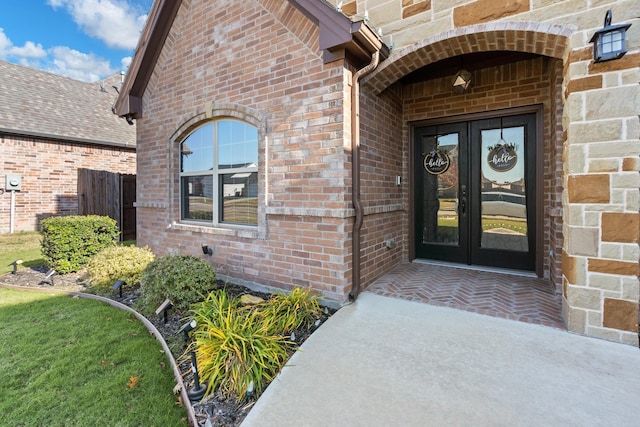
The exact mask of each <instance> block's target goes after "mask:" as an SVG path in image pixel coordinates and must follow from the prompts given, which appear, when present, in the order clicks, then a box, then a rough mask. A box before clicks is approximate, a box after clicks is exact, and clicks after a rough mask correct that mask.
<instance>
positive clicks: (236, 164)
mask: <svg viewBox="0 0 640 427" xmlns="http://www.w3.org/2000/svg"><path fill="white" fill-rule="evenodd" d="M180 193H181V194H180V212H181V214H180V218H181V219H182V220H183V221H197V222H199V223H207V224H211V225H215V224H223V223H224V224H241V225H257V224H258V130H257V128H256V127H254V126H252V125H249V124H247V123H245V122H242V121H239V120H235V119H218V120H215V121H212V122H207V123H206V124H204V125H203V126H200V127H199V128H197V129H196V130H195V131H193V132H192V133H191V134H190V135H189V136H188V137H187V138H186V139H185V140H184V141H182V143H181V144H180Z"/></svg>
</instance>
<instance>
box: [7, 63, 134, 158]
mask: <svg viewBox="0 0 640 427" xmlns="http://www.w3.org/2000/svg"><path fill="white" fill-rule="evenodd" d="M101 85H102V86H103V87H104V91H103V90H101ZM112 86H116V87H118V88H119V87H120V75H119V74H116V75H113V76H111V77H108V78H107V79H105V80H104V81H103V82H102V83H101V82H96V83H85V82H81V81H79V80H73V79H70V78H67V77H62V76H59V75H56V74H51V73H47V72H44V71H40V70H35V69H32V68H28V67H23V66H21V65H16V64H12V63H9V62H5V61H0V133H10V134H19V135H25V136H33V137H42V138H50V139H55V140H69V141H77V142H85V143H93V144H103V145H116V146H129V147H135V145H136V127H135V126H130V125H128V124H127V122H126V121H125V120H123V119H122V118H120V117H118V116H116V115H115V114H113V113H112V110H111V108H112V106H113V103H114V101H115V99H116V96H117V93H116V91H115V89H114V88H113V87H112Z"/></svg>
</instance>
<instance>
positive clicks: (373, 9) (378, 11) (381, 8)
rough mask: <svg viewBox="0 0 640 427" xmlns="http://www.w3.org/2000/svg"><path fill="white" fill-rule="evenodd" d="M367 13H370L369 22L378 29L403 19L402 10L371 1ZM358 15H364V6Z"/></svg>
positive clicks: (359, 9)
mask: <svg viewBox="0 0 640 427" xmlns="http://www.w3.org/2000/svg"><path fill="white" fill-rule="evenodd" d="M367 11H368V12H369V21H371V22H372V23H374V24H375V26H376V27H382V26H384V25H389V24H390V23H393V22H396V21H400V20H401V19H402V16H401V14H402V8H400V7H389V5H388V4H373V2H372V1H369V2H368V3H367ZM358 14H359V15H364V6H360V7H359V8H358ZM423 19H424V18H423Z"/></svg>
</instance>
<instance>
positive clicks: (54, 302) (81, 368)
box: [0, 288, 187, 426]
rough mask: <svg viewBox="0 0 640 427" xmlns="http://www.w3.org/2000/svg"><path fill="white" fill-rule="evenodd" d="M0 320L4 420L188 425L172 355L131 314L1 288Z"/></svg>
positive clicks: (22, 423) (0, 393)
mask: <svg viewBox="0 0 640 427" xmlns="http://www.w3.org/2000/svg"><path fill="white" fill-rule="evenodd" d="M0 325H2V327H1V328H0V342H1V343H2V345H1V346H0V378H2V385H1V386H0V414H2V421H1V423H2V425H10V426H44V425H46V426H180V425H187V421H186V411H185V410H184V408H182V407H180V406H178V405H177V404H176V402H177V396H175V395H174V394H173V393H172V389H173V387H174V385H175V379H174V378H173V371H172V368H171V366H170V364H169V361H168V358H167V357H166V355H165V354H164V353H163V352H162V347H161V345H160V343H159V342H158V341H156V339H155V338H153V337H152V336H151V335H150V334H149V333H148V332H147V330H146V328H145V327H144V326H143V325H142V324H141V323H140V322H139V321H138V320H137V318H135V316H133V315H131V314H130V313H127V312H125V311H122V310H118V309H115V308H113V307H111V306H109V305H107V304H104V303H100V302H97V301H93V300H86V299H81V298H72V297H69V296H61V295H55V296H54V295H49V294H42V293H36V292H25V291H14V290H9V289H2V288H0Z"/></svg>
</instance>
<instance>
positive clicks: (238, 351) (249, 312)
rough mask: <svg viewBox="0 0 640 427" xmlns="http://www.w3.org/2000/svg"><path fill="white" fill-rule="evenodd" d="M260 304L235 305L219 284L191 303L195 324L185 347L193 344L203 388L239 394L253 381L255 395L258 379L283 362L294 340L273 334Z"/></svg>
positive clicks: (259, 386)
mask: <svg viewBox="0 0 640 427" xmlns="http://www.w3.org/2000/svg"><path fill="white" fill-rule="evenodd" d="M259 307H261V305H258V306H255V307H238V300H237V299H236V298H230V297H229V296H228V295H227V293H226V292H225V291H224V290H218V291H214V292H212V293H210V294H209V295H208V296H207V298H206V299H205V300H204V301H203V302H201V303H200V304H196V305H195V306H194V308H193V309H192V313H193V318H194V320H196V321H197V322H198V326H197V328H196V330H195V331H194V332H193V338H194V340H193V342H192V344H191V347H190V349H191V348H194V349H195V352H196V362H197V365H198V373H199V375H200V379H201V380H202V383H203V384H207V390H206V394H209V393H211V392H212V391H213V390H218V391H219V392H220V393H221V394H222V395H223V396H224V397H226V398H230V397H235V398H236V399H238V400H240V399H242V398H243V397H244V396H245V395H246V394H247V390H248V388H249V385H250V384H252V385H253V390H254V392H255V393H256V394H258V395H259V394H260V393H261V392H262V388H263V386H264V383H263V381H265V380H266V381H271V380H273V378H275V376H276V374H277V373H278V372H279V371H280V369H282V367H283V366H284V364H285V363H286V361H287V359H288V358H289V353H288V351H289V350H292V349H293V348H295V343H293V342H291V341H289V340H288V338H286V337H284V336H282V335H274V334H273V333H272V330H273V329H274V326H273V325H269V324H268V322H265V320H264V319H263V318H262V317H261V316H260V310H259ZM186 355H187V353H185V356H184V357H186Z"/></svg>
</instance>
